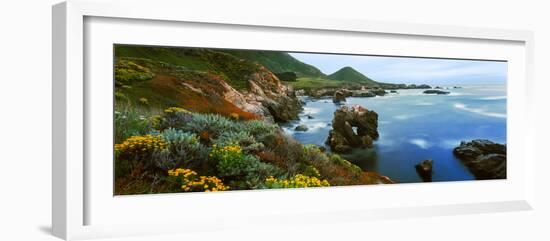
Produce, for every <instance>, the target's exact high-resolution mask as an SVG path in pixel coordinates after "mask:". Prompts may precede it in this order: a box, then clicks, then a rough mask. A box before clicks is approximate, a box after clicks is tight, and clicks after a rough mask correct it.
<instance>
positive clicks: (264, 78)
mask: <svg viewBox="0 0 550 241" xmlns="http://www.w3.org/2000/svg"><path fill="white" fill-rule="evenodd" d="M248 85H249V89H248V90H243V91H242V92H243V97H244V101H235V102H234V103H235V105H237V106H238V107H241V108H242V109H244V110H247V111H249V112H252V113H256V114H258V115H259V116H261V117H263V118H264V119H267V120H273V121H279V122H286V121H289V120H294V119H298V114H299V113H300V110H301V106H302V104H301V102H300V101H299V99H298V98H297V97H296V94H295V92H294V90H293V89H292V88H291V87H288V86H285V85H283V84H282V83H281V81H279V79H278V78H277V76H275V74H273V73H271V72H270V71H269V70H267V69H266V68H265V67H263V66H258V71H256V72H255V73H252V74H251V75H250V76H249V77H248ZM235 91H236V90H235ZM229 92H230V91H229ZM234 94H235V93H234ZM225 96H226V97H227V96H228V93H227V92H226V94H225ZM230 99H231V98H230ZM233 100H234V99H233Z"/></svg>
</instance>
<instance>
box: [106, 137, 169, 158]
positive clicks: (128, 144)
mask: <svg viewBox="0 0 550 241" xmlns="http://www.w3.org/2000/svg"><path fill="white" fill-rule="evenodd" d="M167 145H168V143H167V142H166V141H165V140H164V139H163V138H162V136H160V135H144V136H131V137H130V138H128V139H126V140H125V141H124V142H122V143H120V144H115V152H116V153H117V154H118V157H119V158H120V159H126V160H128V159H142V158H148V157H150V156H151V155H152V154H153V152H154V151H155V150H164V149H166V147H167Z"/></svg>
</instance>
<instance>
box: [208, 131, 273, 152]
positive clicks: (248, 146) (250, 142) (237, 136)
mask: <svg viewBox="0 0 550 241" xmlns="http://www.w3.org/2000/svg"><path fill="white" fill-rule="evenodd" d="M214 143H215V144H216V145H220V146H225V145H230V144H237V145H239V146H241V147H242V149H243V151H245V152H248V153H251V152H258V151H261V150H262V149H264V145H263V144H262V143H261V142H258V141H256V138H254V136H252V135H250V133H248V132H244V131H241V132H231V131H229V132H224V133H222V134H221V135H220V136H219V137H218V139H216V140H215V141H214Z"/></svg>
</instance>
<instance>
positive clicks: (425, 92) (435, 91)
mask: <svg viewBox="0 0 550 241" xmlns="http://www.w3.org/2000/svg"><path fill="white" fill-rule="evenodd" d="M422 93H424V94H437V95H448V94H450V93H451V92H449V91H444V90H436V89H431V90H424V92H422Z"/></svg>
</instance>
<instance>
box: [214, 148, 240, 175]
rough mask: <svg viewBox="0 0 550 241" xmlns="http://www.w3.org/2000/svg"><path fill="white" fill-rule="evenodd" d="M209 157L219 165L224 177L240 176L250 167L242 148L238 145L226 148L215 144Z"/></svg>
mask: <svg viewBox="0 0 550 241" xmlns="http://www.w3.org/2000/svg"><path fill="white" fill-rule="evenodd" d="M209 156H210V158H211V159H212V160H214V161H215V162H216V163H217V167H218V171H219V173H220V174H221V175H222V176H238V175H240V174H242V173H244V172H245V171H246V169H247V167H248V165H247V164H248V163H247V161H246V159H245V155H244V153H243V150H242V148H241V147H240V146H239V145H236V144H230V145H226V146H218V145H216V144H214V145H213V146H212V151H211V152H210V154H209Z"/></svg>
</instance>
